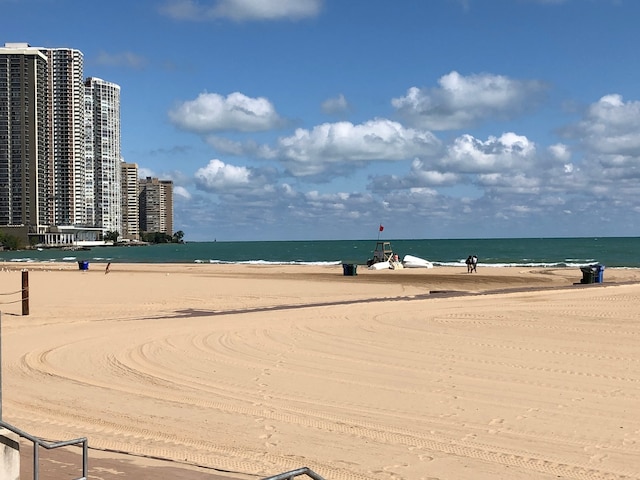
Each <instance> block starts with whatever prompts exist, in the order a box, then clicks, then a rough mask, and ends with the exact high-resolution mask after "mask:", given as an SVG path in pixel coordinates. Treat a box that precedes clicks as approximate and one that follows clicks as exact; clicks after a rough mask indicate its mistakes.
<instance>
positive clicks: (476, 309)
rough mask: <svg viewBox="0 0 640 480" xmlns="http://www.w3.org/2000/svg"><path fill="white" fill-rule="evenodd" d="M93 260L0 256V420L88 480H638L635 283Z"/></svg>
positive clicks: (628, 275)
mask: <svg viewBox="0 0 640 480" xmlns="http://www.w3.org/2000/svg"><path fill="white" fill-rule="evenodd" d="M22 268H27V269H28V271H29V274H28V278H29V310H30V312H29V315H28V316H22V315H21V304H20V302H19V301H18V300H19V297H20V295H19V294H18V295H16V294H15V293H14V292H16V291H18V290H19V289H20V288H21V273H20V270H21V269H22ZM104 269H105V265H104V264H97V263H96V264H91V265H90V267H89V270H88V271H79V270H78V266H77V264H68V263H67V264H44V263H43V264H29V265H20V264H8V263H6V264H0V293H4V295H2V298H0V302H1V303H2V306H1V312H2V387H3V388H2V401H3V403H2V417H3V420H4V421H6V422H8V423H11V424H13V425H15V426H17V427H18V428H20V429H22V430H25V431H27V432H29V433H31V434H33V435H36V436H39V437H41V438H45V439H48V440H54V441H57V440H68V439H72V438H77V437H84V436H86V437H88V439H89V446H90V451H89V458H90V460H89V465H90V470H89V478H90V479H94V480H112V479H116V478H118V479H122V478H156V479H157V478H161V479H162V478H166V479H170V478H172V479H182V480H195V479H204V478H208V479H218V478H228V479H261V478H264V477H268V476H271V475H276V474H278V473H281V472H285V471H288V470H293V469H297V468H300V467H305V466H306V467H309V468H311V469H312V470H313V471H315V472H316V473H318V474H319V475H321V476H322V477H324V478H325V479H327V480H364V479H372V480H404V479H406V480H436V479H442V480H445V479H474V480H495V479H510V480H524V479H543V480H547V479H549V480H550V479H557V478H570V479H584V480H594V479H607V480H618V479H619V480H622V479H625V480H629V479H640V461H638V458H640V321H639V320H640V270H635V269H620V270H617V269H608V270H606V271H605V273H604V283H603V284H594V285H580V284H578V283H579V282H580V279H581V278H582V274H581V272H580V270H579V269H577V268H566V269H540V268H528V269H525V268H491V267H483V266H482V265H480V266H479V267H478V273H475V274H467V273H466V267H463V268H452V267H447V268H434V269H404V270H383V271H371V270H367V269H366V268H365V267H363V266H360V267H359V268H358V275H357V276H344V275H343V271H342V267H341V266H340V265H337V266H331V267H318V266H313V267H311V266H249V265H209V264H188V265H180V264H170V265H166V264H164V265H158V264H113V265H111V268H110V273H109V274H105V270H104ZM23 450H24V451H23V456H22V462H23V463H26V464H28V463H29V462H31V457H30V456H28V452H29V449H28V447H25V448H24V449H23ZM49 455H50V453H49V452H47V453H43V454H42V456H43V459H42V460H41V462H42V467H41V469H42V471H41V479H42V480H46V479H47V477H46V474H47V472H48V471H49V472H51V471H53V470H55V469H57V471H58V472H60V469H61V468H62V467H64V468H63V470H64V472H65V474H67V475H72V473H73V474H75V476H76V478H77V477H78V476H80V471H79V470H76V471H73V472H72V470H73V468H74V467H73V466H72V465H71V463H72V462H71V461H70V458H71V459H72V457H74V456H77V450H74V449H70V452H66V453H65V455H66V456H65V457H64V460H60V459H55V458H54V457H50V456H49ZM49 458H51V460H48V459H49ZM25 468H29V466H28V465H26V466H25ZM178 472H179V473H178ZM25 478H27V477H25ZM28 478H31V477H28ZM55 478H74V477H73V476H69V477H60V476H57V477H55Z"/></svg>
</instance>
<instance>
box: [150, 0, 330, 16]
mask: <svg viewBox="0 0 640 480" xmlns="http://www.w3.org/2000/svg"><path fill="white" fill-rule="evenodd" d="M322 3H323V0H259V1H256V0H217V1H208V2H197V1H195V0H168V1H166V2H165V3H164V4H163V5H162V6H161V7H160V13H162V14H163V15H165V16H167V17H170V18H173V19H175V20H190V21H205V20H216V19H224V18H227V19H231V20H234V21H251V20H300V19H304V18H310V17H315V16H317V15H318V14H319V13H320V10H321V8H322Z"/></svg>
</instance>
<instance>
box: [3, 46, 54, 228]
mask: <svg viewBox="0 0 640 480" xmlns="http://www.w3.org/2000/svg"><path fill="white" fill-rule="evenodd" d="M47 69H48V62H47V57H46V55H44V54H43V53H42V52H41V51H40V50H39V49H37V48H32V47H30V46H29V45H28V44H26V43H7V44H5V46H4V48H0V226H11V227H23V228H24V230H25V235H26V234H27V233H38V232H40V231H41V229H44V228H45V226H46V225H48V224H49V223H50V220H51V218H50V213H51V211H50V210H49V207H50V204H49V199H50V193H51V192H50V183H49V180H50V178H49V176H48V172H49V160H50V157H49V153H50V152H49V147H50V144H49V141H50V138H49V131H48V125H49V111H48V109H47V105H48V99H49V83H48V79H47Z"/></svg>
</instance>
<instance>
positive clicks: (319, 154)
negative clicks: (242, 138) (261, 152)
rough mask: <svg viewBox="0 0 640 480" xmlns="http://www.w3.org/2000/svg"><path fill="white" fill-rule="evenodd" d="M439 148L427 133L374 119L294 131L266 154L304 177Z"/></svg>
mask: <svg viewBox="0 0 640 480" xmlns="http://www.w3.org/2000/svg"><path fill="white" fill-rule="evenodd" d="M439 148H440V141H439V140H438V139H437V138H436V137H435V136H434V135H433V134H431V133H430V132H423V131H419V130H414V129H408V128H405V127H403V126H402V125H401V124H399V123H397V122H392V121H390V120H385V119H376V120H370V121H368V122H365V123H362V124H359V125H354V124H352V123H350V122H338V123H324V124H322V125H318V126H316V127H314V128H313V129H312V130H306V129H302V128H300V129H297V130H296V131H295V133H294V134H293V135H292V136H290V137H285V138H280V139H279V140H278V143H277V146H276V147H275V148H273V149H271V150H270V151H269V155H270V156H271V157H273V158H277V159H278V160H279V161H280V162H282V164H283V165H284V166H285V167H286V168H287V170H288V171H289V172H290V173H291V174H292V175H294V176H300V177H304V176H313V175H321V174H323V173H326V172H331V173H332V174H336V173H341V172H344V171H348V170H350V169H352V168H354V167H355V166H358V165H364V164H366V163H369V162H374V161H398V160H408V159H411V158H413V157H416V156H428V155H433V154H434V153H435V152H437V151H438V150H439Z"/></svg>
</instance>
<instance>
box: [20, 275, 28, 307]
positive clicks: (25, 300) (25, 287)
mask: <svg viewBox="0 0 640 480" xmlns="http://www.w3.org/2000/svg"><path fill="white" fill-rule="evenodd" d="M22 315H29V271H28V270H23V271H22Z"/></svg>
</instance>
